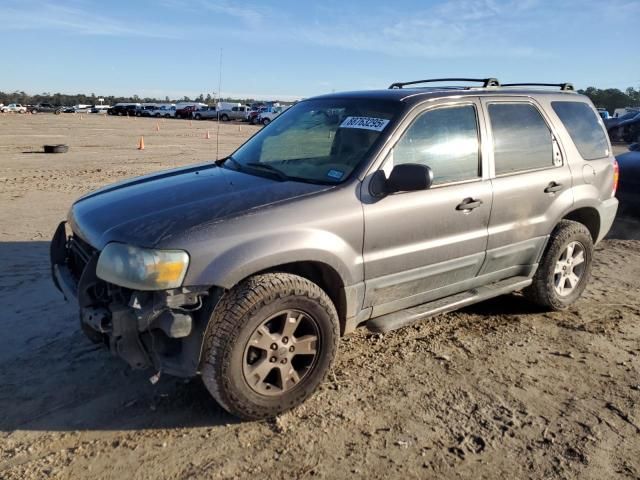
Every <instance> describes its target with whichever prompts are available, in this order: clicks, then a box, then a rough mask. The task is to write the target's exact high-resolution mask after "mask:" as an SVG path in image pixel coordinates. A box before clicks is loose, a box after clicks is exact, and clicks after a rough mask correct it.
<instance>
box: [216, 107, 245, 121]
mask: <svg viewBox="0 0 640 480" xmlns="http://www.w3.org/2000/svg"><path fill="white" fill-rule="evenodd" d="M250 110H251V109H250V107H248V106H247V105H236V106H235V107H231V108H226V109H223V110H220V111H218V115H219V118H220V120H221V121H223V122H228V121H229V120H247V117H248V115H249V111H250Z"/></svg>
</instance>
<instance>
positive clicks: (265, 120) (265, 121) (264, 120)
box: [262, 118, 271, 127]
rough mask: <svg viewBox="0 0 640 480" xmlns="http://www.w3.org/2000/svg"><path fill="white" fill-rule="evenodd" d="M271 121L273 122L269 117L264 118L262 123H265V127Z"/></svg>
mask: <svg viewBox="0 0 640 480" xmlns="http://www.w3.org/2000/svg"><path fill="white" fill-rule="evenodd" d="M270 123H271V120H269V119H268V118H263V119H262V125H264V126H265V127H266V126H267V125H269V124H270Z"/></svg>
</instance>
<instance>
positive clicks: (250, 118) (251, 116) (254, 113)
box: [247, 107, 267, 125]
mask: <svg viewBox="0 0 640 480" xmlns="http://www.w3.org/2000/svg"><path fill="white" fill-rule="evenodd" d="M266 111H267V107H254V108H252V109H251V110H250V111H249V113H248V114H247V122H249V123H250V124H251V125H255V124H256V123H258V117H259V116H260V114H261V113H262V112H266Z"/></svg>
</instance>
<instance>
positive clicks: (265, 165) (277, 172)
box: [236, 162, 289, 181]
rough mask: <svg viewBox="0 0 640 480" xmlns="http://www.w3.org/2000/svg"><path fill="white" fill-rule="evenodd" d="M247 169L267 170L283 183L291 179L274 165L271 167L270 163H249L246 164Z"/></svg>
mask: <svg viewBox="0 0 640 480" xmlns="http://www.w3.org/2000/svg"><path fill="white" fill-rule="evenodd" d="M236 163H237V162H236ZM244 165H245V166H247V167H252V168H257V169H261V170H266V171H268V172H269V173H273V174H274V175H275V176H276V177H278V179H280V180H282V181H286V180H289V177H288V176H287V174H286V173H284V172H283V171H282V170H279V169H277V168H276V167H274V166H273V165H269V164H268V163H261V162H249V163H245V164H244Z"/></svg>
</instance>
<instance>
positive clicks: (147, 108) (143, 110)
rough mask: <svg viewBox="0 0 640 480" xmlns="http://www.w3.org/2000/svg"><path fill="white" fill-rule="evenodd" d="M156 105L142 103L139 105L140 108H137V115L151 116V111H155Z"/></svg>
mask: <svg viewBox="0 0 640 480" xmlns="http://www.w3.org/2000/svg"><path fill="white" fill-rule="evenodd" d="M157 108H158V106H157V105H155V104H154V105H142V106H141V107H140V109H139V110H138V113H139V115H138V116H139V117H152V116H153V112H155V111H156V110H157Z"/></svg>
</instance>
